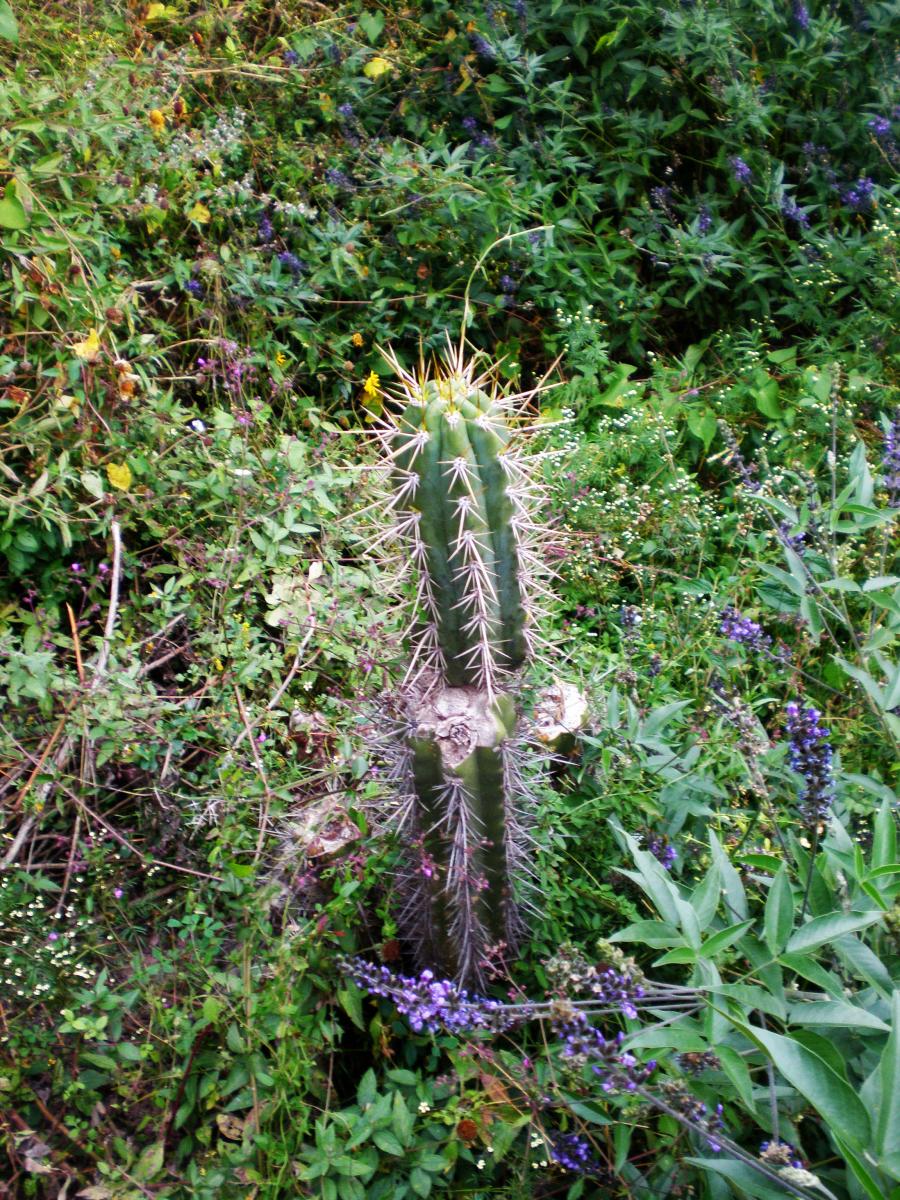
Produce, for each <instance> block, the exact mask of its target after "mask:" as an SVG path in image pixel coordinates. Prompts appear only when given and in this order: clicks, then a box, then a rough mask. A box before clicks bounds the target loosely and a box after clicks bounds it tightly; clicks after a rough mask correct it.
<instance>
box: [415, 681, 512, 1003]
mask: <svg viewBox="0 0 900 1200" xmlns="http://www.w3.org/2000/svg"><path fill="white" fill-rule="evenodd" d="M426 683H427V687H426V688H425V689H424V690H417V692H416V694H415V695H414V696H413V697H412V698H411V699H410V701H409V704H408V714H407V715H408V718H409V726H408V733H407V737H406V741H405V752H404V754H403V755H402V757H401V770H400V775H401V777H402V781H403V783H402V791H403V794H404V800H405V805H404V808H405V814H406V826H407V840H408V844H409V845H410V847H411V856H410V858H411V862H410V871H409V883H410V885H411V887H410V889H409V899H408V903H407V920H406V921H404V922H403V924H404V926H405V927H406V930H407V932H409V931H410V930H414V932H415V936H416V938H417V940H418V942H419V956H420V958H421V959H422V961H427V962H430V963H433V964H439V965H440V966H441V968H442V969H443V970H444V971H446V972H447V973H448V974H449V975H451V976H453V977H455V978H457V979H459V980H461V981H466V982H473V981H476V980H478V979H479V978H480V977H481V975H482V972H483V968H484V965H485V963H486V962H487V961H488V960H489V959H490V958H491V957H495V958H496V957H498V956H499V957H505V955H506V954H508V953H509V952H510V951H511V950H513V949H514V948H515V943H516V940H517V936H518V931H519V928H520V924H521V922H520V917H519V913H518V909H517V905H516V897H515V896H514V895H513V889H512V882H511V881H512V880H513V879H514V878H516V877H520V874H521V873H520V872H518V871H517V870H516V867H517V864H518V862H519V859H520V858H521V851H522V846H521V841H522V837H523V829H524V816H525V813H524V810H525V808H526V804H527V800H526V794H525V792H524V789H521V788H517V787H511V786H510V783H511V777H512V778H516V777H517V776H516V772H515V770H514V768H513V767H512V756H513V754H514V748H513V743H512V738H513V735H514V732H515V723H516V722H515V711H514V706H513V703H512V701H511V699H510V698H509V696H506V695H495V696H493V697H491V698H489V697H488V695H487V693H486V692H485V691H484V690H480V689H477V688H474V687H462V688H452V687H444V686H442V685H440V684H437V685H436V684H435V681H434V679H433V678H432V677H429V678H428V679H427V681H426ZM511 868H512V869H511ZM423 920H424V924H423Z"/></svg>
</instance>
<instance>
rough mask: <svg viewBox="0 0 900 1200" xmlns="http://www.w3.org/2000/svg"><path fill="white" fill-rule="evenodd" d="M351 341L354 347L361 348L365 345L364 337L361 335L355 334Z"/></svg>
mask: <svg viewBox="0 0 900 1200" xmlns="http://www.w3.org/2000/svg"><path fill="white" fill-rule="evenodd" d="M350 341H351V342H352V343H353V345H354V346H361V345H362V344H363V335H362V334H361V333H354V335H353V336H352V337H351V339H350Z"/></svg>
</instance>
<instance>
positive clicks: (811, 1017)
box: [788, 1000, 891, 1032]
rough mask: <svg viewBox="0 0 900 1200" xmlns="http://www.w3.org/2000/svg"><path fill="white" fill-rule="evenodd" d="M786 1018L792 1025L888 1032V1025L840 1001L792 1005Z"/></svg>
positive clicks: (870, 1014) (853, 1005)
mask: <svg viewBox="0 0 900 1200" xmlns="http://www.w3.org/2000/svg"><path fill="white" fill-rule="evenodd" d="M788 1018H789V1020H790V1022H791V1024H793V1025H836V1026H840V1027H842V1028H845V1029H878V1030H880V1031H882V1032H889V1031H890V1028H891V1027H890V1025H887V1024H886V1023H885V1022H884V1021H882V1019H881V1017H876V1015H875V1014H874V1013H870V1012H867V1011H866V1009H864V1008H860V1007H859V1006H858V1005H855V1004H848V1003H846V1001H841V1000H812V1001H809V1002H807V1003H805V1004H792V1005H791V1006H790V1008H789V1009H788Z"/></svg>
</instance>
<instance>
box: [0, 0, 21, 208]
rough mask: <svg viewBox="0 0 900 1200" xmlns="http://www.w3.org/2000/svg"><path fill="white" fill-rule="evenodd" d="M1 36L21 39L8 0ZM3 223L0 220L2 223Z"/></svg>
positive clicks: (2, 3)
mask: <svg viewBox="0 0 900 1200" xmlns="http://www.w3.org/2000/svg"><path fill="white" fill-rule="evenodd" d="M0 38H3V40H4V41H7V42H13V43H14V44H16V45H17V44H18V41H19V23H18V21H17V20H16V18H15V14H14V13H13V10H12V8H11V7H10V5H9V3H8V0H0ZM2 224H3V222H2V221H0V225H2Z"/></svg>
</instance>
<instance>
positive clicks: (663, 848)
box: [646, 833, 678, 871]
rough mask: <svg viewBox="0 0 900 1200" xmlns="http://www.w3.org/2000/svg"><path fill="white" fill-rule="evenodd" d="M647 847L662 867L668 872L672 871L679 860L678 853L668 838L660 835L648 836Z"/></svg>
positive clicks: (651, 834)
mask: <svg viewBox="0 0 900 1200" xmlns="http://www.w3.org/2000/svg"><path fill="white" fill-rule="evenodd" d="M646 846H647V849H648V850H649V851H650V853H651V854H652V855H653V857H654V858H655V859H656V861H657V862H658V863H659V864H660V866H662V867H663V868H664V869H665V870H666V871H671V870H672V868H673V867H674V866H675V863H676V861H677V860H678V851H677V850H676V849H675V847H674V846H673V845H672V843H671V842H670V841H669V840H668V839H667V838H664V837H662V836H661V835H660V834H658V833H650V834H648V835H647V841H646Z"/></svg>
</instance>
